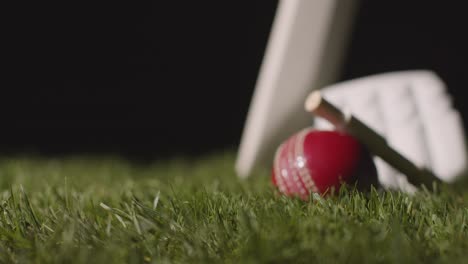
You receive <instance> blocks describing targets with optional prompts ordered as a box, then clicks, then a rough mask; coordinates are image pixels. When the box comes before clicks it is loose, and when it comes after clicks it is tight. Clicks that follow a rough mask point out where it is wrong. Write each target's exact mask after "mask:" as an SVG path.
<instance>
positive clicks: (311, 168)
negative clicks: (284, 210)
mask: <svg viewBox="0 0 468 264" xmlns="http://www.w3.org/2000/svg"><path fill="white" fill-rule="evenodd" d="M272 181H273V184H274V185H275V186H277V187H278V189H279V191H280V192H281V193H283V194H286V195H291V196H298V197H300V198H302V199H308V197H309V194H310V193H311V192H315V193H319V194H326V193H328V192H330V191H331V190H332V189H335V190H338V189H339V188H340V186H341V184H343V183H348V184H353V183H355V182H356V181H357V185H358V188H361V189H365V188H368V187H370V185H377V182H378V180H377V171H376V168H375V165H374V163H373V161H372V157H371V155H370V153H369V152H368V151H367V150H366V149H365V148H364V147H363V146H362V145H361V144H360V142H359V141H358V140H357V139H355V138H354V137H352V136H351V135H349V134H346V133H343V132H338V131H319V130H314V129H312V128H308V129H304V130H302V131H300V132H298V133H296V134H294V135H293V136H291V137H290V138H289V139H287V140H286V141H285V142H284V143H283V144H281V145H280V146H279V148H278V149H277V151H276V154H275V158H274V162H273V171H272Z"/></svg>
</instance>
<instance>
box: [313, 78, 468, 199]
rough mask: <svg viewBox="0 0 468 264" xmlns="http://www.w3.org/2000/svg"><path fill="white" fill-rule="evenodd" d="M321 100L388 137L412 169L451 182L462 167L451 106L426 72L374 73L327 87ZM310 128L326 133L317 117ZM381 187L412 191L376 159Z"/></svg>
mask: <svg viewBox="0 0 468 264" xmlns="http://www.w3.org/2000/svg"><path fill="white" fill-rule="evenodd" d="M322 91H323V96H324V97H325V98H327V99H328V100H329V101H330V102H331V103H333V104H335V105H336V106H338V107H339V108H341V109H343V110H346V111H349V112H351V113H352V114H353V115H354V116H356V117H357V118H359V119H361V120H362V121H364V122H365V123H366V124H367V125H368V126H370V127H371V128H373V129H375V130H376V131H377V132H379V133H380V134H381V135H382V136H384V137H385V138H386V139H387V142H388V143H389V144H390V145H391V146H392V147H394V148H395V149H396V150H397V151H399V152H400V153H402V154H403V155H404V156H406V157H407V158H408V159H410V160H411V161H413V162H414V163H415V164H416V165H418V166H421V167H426V168H429V169H431V170H433V171H434V172H435V174H436V175H437V176H438V177H440V179H441V180H443V181H446V182H452V181H454V180H455V178H456V177H457V176H458V175H459V174H460V173H461V172H463V170H465V168H466V158H467V157H466V148H465V135H464V131H463V125H462V122H461V118H460V115H459V113H458V112H457V111H456V110H455V109H454V108H453V107H452V102H451V98H450V96H449V95H448V94H447V92H446V88H445V85H444V83H443V82H442V81H441V80H440V79H439V78H438V77H437V76H436V75H435V74H434V73H433V72H430V71H403V72H394V73H386V74H380V75H374V76H370V77H365V78H360V79H355V80H352V81H347V82H342V83H338V84H335V85H331V86H328V87H326V88H324V89H322ZM314 126H315V127H316V128H318V129H331V128H332V127H331V124H330V123H328V121H326V120H324V119H321V118H317V119H316V120H315V123H314ZM375 163H376V166H377V171H378V174H379V180H380V182H381V183H382V185H383V186H384V187H387V188H394V189H402V190H405V191H408V192H413V191H414V190H415V189H414V187H413V186H411V185H410V184H409V183H408V182H407V181H406V177H405V176H404V175H401V174H400V173H398V172H397V171H395V170H394V169H393V168H391V167H390V166H389V165H388V164H386V163H385V162H384V161H382V160H381V159H380V158H378V157H376V158H375Z"/></svg>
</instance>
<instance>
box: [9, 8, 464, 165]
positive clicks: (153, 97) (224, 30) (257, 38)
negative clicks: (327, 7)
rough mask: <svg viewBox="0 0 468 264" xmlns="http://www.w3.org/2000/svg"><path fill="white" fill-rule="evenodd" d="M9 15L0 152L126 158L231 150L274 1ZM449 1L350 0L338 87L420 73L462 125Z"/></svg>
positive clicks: (456, 20) (456, 12)
mask: <svg viewBox="0 0 468 264" xmlns="http://www.w3.org/2000/svg"><path fill="white" fill-rule="evenodd" d="M169 2H170V1H161V2H156V1H153V2H152V3H151V2H140V1H128V2H127V3H121V4H120V3H112V4H96V3H94V4H89V3H84V2H82V3H79V2H77V3H74V4H71V3H70V4H65V5H64V4H62V5H55V4H54V5H50V6H46V5H44V3H41V4H40V5H38V6H30V5H29V6H27V7H26V6H24V7H18V8H17V9H16V10H18V14H15V15H14V18H13V19H11V20H10V21H9V23H8V24H7V28H8V29H7V31H8V33H11V34H4V35H3V37H2V39H3V41H4V43H7V44H8V48H7V49H5V50H4V52H5V54H4V55H6V56H8V57H9V58H10V59H9V60H4V63H3V64H4V66H6V68H8V70H6V71H4V73H3V75H4V78H2V79H3V84H2V88H1V95H0V98H1V115H0V117H1V120H2V122H1V134H0V154H3V155H10V154H16V153H39V154H45V155H53V156H55V155H63V154H79V153H94V154H96V153H97V154H101V153H103V154H104V153H114V154H119V155H123V156H127V157H132V158H137V159H148V158H149V159H153V158H165V157H171V156H174V155H199V154H204V153H209V152H213V151H217V150H224V149H234V148H236V146H237V144H238V143H239V141H240V135H241V132H242V127H243V123H244V121H245V117H246V114H247V110H248V106H249V104H250V99H251V96H252V93H253V89H254V86H255V81H256V77H257V73H258V70H259V67H260V64H261V60H262V57H263V52H264V48H265V45H266V42H267V39H268V35H269V32H270V27H271V23H272V20H273V17H274V13H275V9H276V6H277V2H276V1H228V2H226V1H223V2H222V3H221V1H210V2H203V3H201V1H185V2H183V3H179V2H178V3H175V1H173V3H169ZM454 3H455V2H440V1H437V2H434V3H428V2H427V1H385V2H384V1H371V0H362V1H361V4H360V7H359V11H358V14H357V18H356V21H355V25H354V30H353V34H352V38H351V41H350V44H349V46H348V48H347V56H346V59H345V64H344V67H343V69H342V74H341V77H340V80H347V79H351V78H355V77H361V76H365V75H369V74H374V73H381V72H385V71H393V70H406V69H420V68H423V69H431V70H434V71H435V72H436V73H438V74H439V75H440V76H441V77H442V79H443V80H444V81H445V82H446V83H447V85H448V87H449V91H450V93H451V94H452V95H453V97H454V103H455V106H456V108H458V109H459V110H460V111H461V112H462V114H463V117H464V123H465V124H466V123H467V122H466V121H467V117H468V108H467V105H466V104H465V103H464V100H465V99H464V96H463V94H464V91H465V89H466V88H465V87H466V85H467V83H468V76H467V75H468V74H467V73H465V71H466V63H467V59H468V52H467V50H468V49H467V47H468V46H467V44H468V43H467V41H466V40H465V35H466V26H467V22H468V19H467V18H466V14H464V9H463V8H462V5H461V4H459V5H455V4H454Z"/></svg>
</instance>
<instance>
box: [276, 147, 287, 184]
mask: <svg viewBox="0 0 468 264" xmlns="http://www.w3.org/2000/svg"><path fill="white" fill-rule="evenodd" d="M284 146H285V143H283V144H281V145H280V146H279V148H278V149H277V150H276V154H275V161H274V163H273V167H274V170H275V180H276V184H277V185H278V189H279V190H280V192H282V193H287V192H288V191H287V189H286V186H285V184H284V181H283V178H282V175H281V169H280V164H279V162H280V155H281V152H282V151H283V148H284Z"/></svg>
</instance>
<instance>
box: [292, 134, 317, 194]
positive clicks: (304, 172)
mask: <svg viewBox="0 0 468 264" xmlns="http://www.w3.org/2000/svg"><path fill="white" fill-rule="evenodd" d="M312 130H313V128H308V129H304V130H303V131H302V132H301V134H300V137H299V138H298V140H297V142H296V144H297V145H296V147H297V148H296V150H297V152H296V156H297V157H298V156H301V157H304V142H305V138H306V136H307V135H308V134H309V132H311V131H312ZM305 162H306V163H307V160H305ZM299 175H300V176H301V178H302V181H303V182H304V184H305V186H306V188H307V189H308V190H311V191H312V192H318V188H317V186H316V185H315V182H314V180H313V179H312V175H311V174H310V172H309V170H308V169H307V166H306V165H305V166H302V167H301V168H299Z"/></svg>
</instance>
